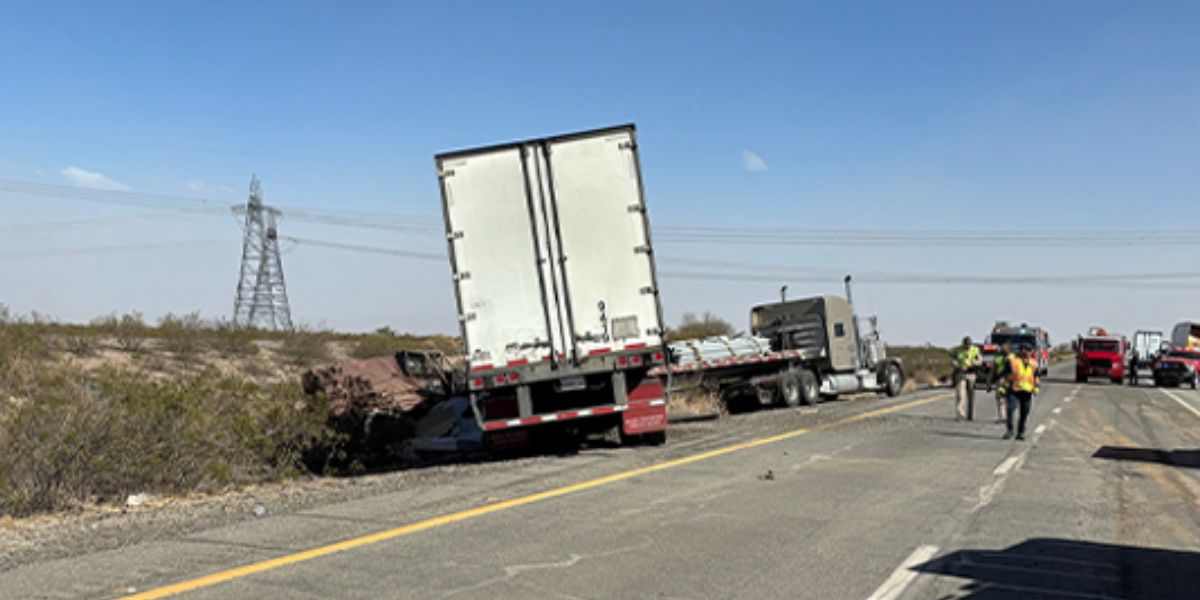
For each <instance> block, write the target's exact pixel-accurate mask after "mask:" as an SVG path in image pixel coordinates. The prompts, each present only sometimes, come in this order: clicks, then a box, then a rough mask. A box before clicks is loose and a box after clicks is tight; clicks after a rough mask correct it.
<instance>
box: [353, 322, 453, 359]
mask: <svg viewBox="0 0 1200 600" xmlns="http://www.w3.org/2000/svg"><path fill="white" fill-rule="evenodd" d="M444 337H445V336H428V337H423V336H415V335H409V334H396V333H394V332H392V330H391V329H390V328H387V327H384V328H381V329H378V330H376V331H375V333H368V334H365V335H359V336H355V337H354V340H353V345H352V346H350V356H352V357H354V358H373V357H376V356H388V355H391V354H395V353H396V352H399V351H400V350H439V351H441V352H443V353H447V354H448V353H451V352H452V350H451V351H449V352H448V351H447V349H446V348H445V347H446V346H447V344H445V343H444V341H443V340H442V339H440V338H444Z"/></svg>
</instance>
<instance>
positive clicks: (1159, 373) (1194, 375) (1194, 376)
mask: <svg viewBox="0 0 1200 600" xmlns="http://www.w3.org/2000/svg"><path fill="white" fill-rule="evenodd" d="M1185 384H1186V385H1190V386H1191V387H1192V389H1193V390H1194V389H1196V386H1197V384H1200V349H1197V348H1175V349H1172V350H1170V351H1168V352H1167V353H1166V354H1164V355H1163V356H1162V357H1161V358H1160V359H1159V360H1158V362H1157V363H1155V364H1154V385H1156V386H1158V387H1167V386H1170V387H1178V386H1181V385H1185Z"/></svg>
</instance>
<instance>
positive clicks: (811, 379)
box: [796, 370, 821, 406]
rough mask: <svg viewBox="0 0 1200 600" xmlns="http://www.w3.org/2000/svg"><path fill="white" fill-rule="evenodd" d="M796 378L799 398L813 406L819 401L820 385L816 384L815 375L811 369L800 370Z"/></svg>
mask: <svg viewBox="0 0 1200 600" xmlns="http://www.w3.org/2000/svg"><path fill="white" fill-rule="evenodd" d="M796 379H798V380H799V382H800V400H801V401H802V402H804V404H806V405H808V406H815V405H816V404H817V402H820V401H821V386H820V385H818V384H817V376H816V375H814V374H813V372H812V371H807V370H805V371H800V373H799V375H798V376H797V377H796Z"/></svg>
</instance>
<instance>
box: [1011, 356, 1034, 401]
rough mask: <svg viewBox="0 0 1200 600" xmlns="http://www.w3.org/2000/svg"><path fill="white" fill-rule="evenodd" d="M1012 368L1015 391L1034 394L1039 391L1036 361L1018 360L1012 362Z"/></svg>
mask: <svg viewBox="0 0 1200 600" xmlns="http://www.w3.org/2000/svg"><path fill="white" fill-rule="evenodd" d="M1010 368H1011V369H1012V378H1013V391H1016V392H1030V393H1032V392H1033V391H1034V390H1035V389H1037V382H1036V380H1035V376H1036V373H1037V367H1035V366H1034V361H1031V360H1025V359H1024V358H1018V359H1016V360H1014V361H1012V366H1011V367H1010Z"/></svg>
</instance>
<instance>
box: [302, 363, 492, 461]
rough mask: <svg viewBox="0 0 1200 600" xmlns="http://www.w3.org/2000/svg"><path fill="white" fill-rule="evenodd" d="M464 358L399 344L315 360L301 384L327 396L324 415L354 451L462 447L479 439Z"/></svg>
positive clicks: (472, 446)
mask: <svg viewBox="0 0 1200 600" xmlns="http://www.w3.org/2000/svg"><path fill="white" fill-rule="evenodd" d="M462 365H463V359H462V358H451V357H446V356H444V355H442V354H441V353H440V352H436V351H402V352H397V353H396V354H395V355H392V356H381V357H376V358H369V359H365V360H354V361H347V362H343V363H338V364H333V365H326V366H322V367H316V368H313V369H310V370H308V371H307V372H305V373H304V375H303V376H302V377H301V384H302V387H303V389H304V391H305V393H307V394H310V395H316V394H318V393H320V394H324V395H325V397H326V398H328V401H329V404H328V413H329V422H330V424H331V425H332V426H333V427H334V429H335V430H337V431H338V432H339V433H341V434H343V435H344V436H345V437H346V439H347V440H348V445H349V450H350V451H351V453H353V454H371V453H380V452H382V453H387V454H391V455H398V456H407V457H409V458H416V457H417V456H418V455H420V454H422V453H430V452H457V453H463V452H471V451H475V450H482V449H484V446H485V444H484V436H483V431H482V430H481V429H480V428H479V426H478V423H477V422H476V421H475V418H474V416H473V414H472V413H471V408H470V404H469V402H468V401H467V397H466V388H467V385H466V381H465V371H464V370H463V369H462Z"/></svg>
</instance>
